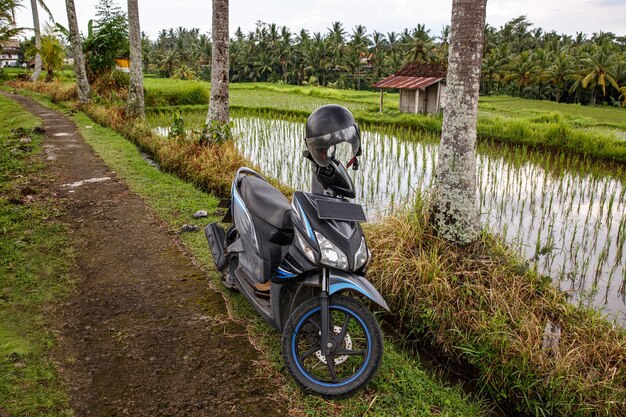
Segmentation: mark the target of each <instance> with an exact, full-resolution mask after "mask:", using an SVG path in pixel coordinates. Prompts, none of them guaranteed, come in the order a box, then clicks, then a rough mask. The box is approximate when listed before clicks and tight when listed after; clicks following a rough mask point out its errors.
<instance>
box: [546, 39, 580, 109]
mask: <svg viewBox="0 0 626 417" xmlns="http://www.w3.org/2000/svg"><path fill="white" fill-rule="evenodd" d="M547 74H548V79H549V80H550V81H551V82H552V83H553V84H554V86H555V88H556V93H555V94H556V97H555V99H556V102H557V103H560V102H561V92H562V91H563V89H564V88H565V83H566V82H567V81H568V80H569V79H570V78H571V76H572V75H573V74H574V69H573V66H572V56H571V55H570V54H568V53H567V52H566V51H563V52H561V53H560V54H558V55H557V56H556V61H554V64H553V65H552V66H551V67H550V68H549V69H548V71H547Z"/></svg>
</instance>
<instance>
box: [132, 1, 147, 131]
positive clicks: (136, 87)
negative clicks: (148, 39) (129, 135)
mask: <svg viewBox="0 0 626 417" xmlns="http://www.w3.org/2000/svg"><path fill="white" fill-rule="evenodd" d="M128 35H129V40H130V86H129V89H128V112H129V115H130V116H131V117H139V118H142V119H143V118H144V117H145V105H144V99H143V68H142V65H143V56H142V50H141V29H140V25H139V5H138V4H137V0H128Z"/></svg>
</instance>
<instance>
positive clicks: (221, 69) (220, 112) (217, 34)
mask: <svg viewBox="0 0 626 417" xmlns="http://www.w3.org/2000/svg"><path fill="white" fill-rule="evenodd" d="M212 28H213V30H212V36H213V52H212V62H211V101H210V102H209V113H208V115H207V124H212V123H215V122H217V123H219V124H227V123H228V119H229V117H228V98H229V97H228V82H229V74H228V69H229V65H228V0H213V22H212Z"/></svg>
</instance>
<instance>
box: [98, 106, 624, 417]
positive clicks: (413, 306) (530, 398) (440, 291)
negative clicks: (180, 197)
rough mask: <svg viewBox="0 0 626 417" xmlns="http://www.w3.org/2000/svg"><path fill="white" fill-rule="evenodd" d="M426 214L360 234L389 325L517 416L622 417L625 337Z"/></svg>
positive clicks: (203, 151) (204, 150)
mask: <svg viewBox="0 0 626 417" xmlns="http://www.w3.org/2000/svg"><path fill="white" fill-rule="evenodd" d="M86 110H87V111H89V112H91V113H92V114H96V115H98V112H95V111H94V109H93V108H89V107H88V108H87V109H86ZM101 111H102V112H103V113H102V114H107V113H106V110H104V109H102V110H101ZM109 114H110V111H109ZM98 120H100V121H101V122H111V121H112V120H114V119H113V118H111V117H109V118H105V117H99V118H98ZM129 125H130V124H129V123H118V124H116V125H114V127H115V128H116V129H118V130H119V131H121V132H123V133H124V134H125V135H126V136H127V137H128V138H129V139H130V140H132V141H134V142H136V143H140V144H143V146H147V145H149V146H151V147H153V148H155V149H165V148H168V149H177V148H185V149H192V148H193V147H192V146H191V145H190V144H189V143H180V142H178V141H175V140H164V139H161V138H158V137H155V136H154V135H151V134H150V132H149V129H148V130H147V131H145V132H144V133H145V134H141V135H137V134H136V132H135V131H134V130H133V129H131V128H129V127H128V126H129ZM133 132H135V133H133ZM187 147H188V148H187ZM194 152H195V153H196V154H198V155H205V156H206V159H205V163H206V164H211V163H217V162H218V161H212V159H211V158H215V157H216V156H217V157H218V159H219V156H220V155H219V154H216V153H215V152H216V149H215V148H214V147H199V146H195V151H194ZM174 153H177V154H180V153H179V151H175V152H174ZM189 156H190V157H193V156H194V154H193V153H192V154H190V155H189ZM184 160H185V158H183V159H182V162H184ZM169 167H170V168H173V169H174V170H175V171H176V172H179V173H181V175H183V176H184V177H187V178H189V177H193V178H196V179H200V182H201V183H202V182H204V184H206V183H207V182H208V183H210V182H211V181H214V180H215V181H218V182H219V181H224V182H229V181H230V178H231V175H232V171H223V172H221V175H220V177H216V178H213V177H211V176H208V175H205V173H203V172H202V171H201V170H196V171H195V172H185V171H187V170H189V169H193V167H192V166H191V165H189V164H187V165H183V164H179V165H177V166H172V165H169ZM220 178H221V179H220ZM426 206H427V204H422V205H421V206H419V207H421V208H419V207H418V209H417V210H416V211H415V212H414V213H413V214H406V215H403V216H400V217H396V218H390V219H388V220H387V221H385V222H383V223H381V224H379V225H376V226H374V227H372V228H369V229H368V231H367V233H368V237H369V242H370V245H371V247H372V251H373V252H374V253H375V258H374V262H373V265H372V268H371V269H370V275H369V276H370V278H371V279H373V280H374V281H375V282H376V284H377V285H378V287H379V288H381V289H382V291H383V295H384V296H385V297H386V298H387V300H388V301H390V304H391V305H392V306H393V311H394V313H395V314H394V317H392V318H391V320H393V322H394V324H396V325H397V326H398V327H399V328H400V329H401V331H402V332H403V333H405V334H408V335H411V337H417V338H418V339H419V340H421V341H424V342H426V343H428V344H429V345H430V346H431V347H432V350H433V351H435V352H437V353H438V354H439V355H440V356H443V357H446V358H448V359H450V360H452V361H455V363H456V362H458V363H460V364H463V365H467V366H468V367H469V368H470V369H471V370H472V371H473V372H474V375H476V377H477V379H478V382H479V385H480V387H481V389H482V390H483V391H486V392H489V393H491V394H492V396H493V397H494V398H495V399H496V400H498V401H499V402H500V403H501V404H503V405H504V406H505V407H507V408H508V409H510V410H515V411H517V412H518V413H520V414H528V415H563V416H565V415H574V416H595V415H604V416H613V415H624V414H626V362H625V361H626V335H625V333H624V331H623V330H622V329H619V328H615V327H614V326H612V325H611V324H610V323H609V322H607V321H605V320H604V319H603V318H602V317H601V316H600V315H599V314H598V313H594V312H592V311H588V310H581V309H577V308H575V307H572V306H570V305H569V304H568V303H567V301H566V300H565V298H564V297H563V296H562V295H561V294H560V293H559V292H558V291H557V290H555V289H554V288H553V287H552V286H551V285H550V284H548V283H546V282H545V280H543V279H541V278H540V277H537V276H536V275H535V274H534V273H533V272H531V271H528V270H526V269H525V268H524V265H523V264H522V263H521V262H519V261H518V260H517V259H516V258H515V257H514V256H512V255H511V254H510V253H509V252H507V251H506V250H505V249H503V248H502V247H501V245H500V243H499V242H498V241H496V240H494V239H493V238H491V237H489V236H484V238H483V239H482V241H481V242H479V243H478V244H476V245H474V246H473V247H471V248H468V249H467V250H459V249H458V248H455V247H452V246H450V245H447V244H445V243H444V242H441V241H439V240H438V239H436V238H435V237H433V236H432V235H431V233H430V231H429V229H428V227H427V210H425V209H424V207H426ZM548 323H553V324H555V325H556V326H557V327H558V328H560V336H559V337H558V341H556V339H557V336H556V335H555V336H553V337H551V336H550V334H547V335H544V329H545V328H546V326H547V325H548ZM550 340H553V342H550Z"/></svg>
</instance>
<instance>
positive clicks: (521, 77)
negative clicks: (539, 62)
mask: <svg viewBox="0 0 626 417" xmlns="http://www.w3.org/2000/svg"><path fill="white" fill-rule="evenodd" d="M535 73H536V64H535V62H534V61H533V59H532V56H531V55H530V53H529V52H528V51H522V52H521V53H520V54H519V55H518V56H517V57H516V58H515V59H514V60H513V61H512V62H511V65H510V67H509V74H508V75H507V76H506V77H505V80H506V81H509V80H516V81H517V91H518V92H520V93H521V91H522V89H523V88H524V87H526V86H527V85H528V84H530V82H531V81H532V80H533V77H534V76H535Z"/></svg>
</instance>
